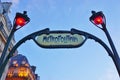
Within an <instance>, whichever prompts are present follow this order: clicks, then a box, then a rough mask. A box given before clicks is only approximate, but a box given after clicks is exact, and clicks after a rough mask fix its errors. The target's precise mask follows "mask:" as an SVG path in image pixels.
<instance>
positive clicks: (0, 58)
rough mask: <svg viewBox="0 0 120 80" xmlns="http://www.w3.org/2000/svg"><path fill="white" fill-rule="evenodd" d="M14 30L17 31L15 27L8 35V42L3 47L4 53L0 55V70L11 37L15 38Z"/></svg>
mask: <svg viewBox="0 0 120 80" xmlns="http://www.w3.org/2000/svg"><path fill="white" fill-rule="evenodd" d="M14 32H15V29H14V28H13V29H12V30H11V32H10V35H9V36H8V39H7V42H6V44H5V47H4V49H3V52H2V55H1V57H0V70H1V66H2V64H3V62H4V60H5V58H6V55H7V50H8V48H9V45H10V43H11V39H12V38H13V35H14Z"/></svg>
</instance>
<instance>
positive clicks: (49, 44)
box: [2, 28, 120, 73]
mask: <svg viewBox="0 0 120 80" xmlns="http://www.w3.org/2000/svg"><path fill="white" fill-rule="evenodd" d="M31 39H32V40H33V41H34V42H35V43H36V44H37V45H38V46H40V47H42V48H52V49H54V48H55V49H56V48H77V47H80V46H82V45H83V44H84V43H85V41H86V40H87V39H92V40H95V41H96V42H98V43H99V44H100V45H102V46H103V47H104V48H105V50H106V51H107V53H108V55H109V56H110V57H111V58H112V60H113V62H114V64H115V66H116V68H117V71H118V73H120V70H119V66H118V64H119V63H117V62H116V58H115V57H114V54H113V52H112V51H111V50H110V48H109V47H108V46H107V45H106V44H105V43H104V42H103V41H102V40H101V39H99V38H98V37H96V36H94V35H92V34H89V33H87V32H84V31H80V30H77V29H73V28H72V29H71V31H62V30H57V31H50V30H49V28H46V29H44V30H40V31H37V32H34V33H32V34H30V35H28V36H26V37H24V38H22V39H21V40H20V41H19V42H17V43H16V45H15V46H14V47H13V48H12V50H11V51H10V53H9V55H8V56H7V58H6V60H5V62H4V65H2V68H3V69H2V70H4V67H5V65H6V64H7V62H8V60H9V59H10V58H11V57H12V56H13V53H14V52H15V51H16V50H17V48H18V47H19V46H20V45H21V44H23V43H24V42H26V41H27V40H31Z"/></svg>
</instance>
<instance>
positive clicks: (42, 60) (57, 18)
mask: <svg viewBox="0 0 120 80" xmlns="http://www.w3.org/2000/svg"><path fill="white" fill-rule="evenodd" d="M3 1H8V2H12V3H13V4H12V6H11V9H10V11H11V12H10V14H9V16H10V19H11V21H13V19H14V16H15V14H16V12H21V13H22V12H23V11H27V14H28V16H29V17H30V19H31V20H30V22H29V23H28V24H27V25H26V26H24V27H23V28H21V29H20V30H18V31H17V32H16V33H15V39H16V42H18V41H19V40H20V39H22V38H23V37H25V36H27V35H28V34H31V33H33V32H36V31H38V30H42V29H45V28H49V29H50V30H67V31H70V29H71V28H75V29H78V30H82V31H85V32H88V33H91V34H93V35H95V36H97V37H99V38H100V39H102V40H103V41H104V42H105V43H106V44H107V45H108V46H109V43H108V41H107V38H106V36H105V34H104V32H103V31H102V30H100V29H99V28H97V27H95V26H94V25H93V24H92V23H91V22H90V21H89V17H90V16H91V11H92V10H95V11H103V13H104V14H105V16H106V24H107V29H108V31H109V33H110V35H111V37H112V39H113V42H114V44H115V47H116V49H117V51H118V53H119V55H120V36H119V35H120V27H119V23H120V17H119V14H120V5H119V3H120V1H119V0H109V1H108V0H2V2H3ZM109 47H110V46H109ZM18 51H19V53H20V54H23V55H25V56H26V57H27V58H28V60H29V63H30V64H31V65H35V66H36V67H37V68H36V73H37V74H38V75H39V76H40V79H41V80H119V76H118V73H117V70H116V67H115V65H114V63H113V61H112V59H111V57H110V56H109V55H108V53H107V52H106V51H105V49H104V48H103V47H102V46H101V45H100V44H99V43H96V42H95V41H94V40H90V39H88V40H87V41H86V42H85V43H84V45H82V46H81V47H79V48H72V49H71V48H70V49H67V48H65V49H45V48H41V47H39V46H37V45H36V44H35V43H34V41H32V40H29V41H26V42H25V43H24V44H22V45H21V46H20V47H19V48H18Z"/></svg>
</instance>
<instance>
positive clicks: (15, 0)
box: [11, 0, 19, 5]
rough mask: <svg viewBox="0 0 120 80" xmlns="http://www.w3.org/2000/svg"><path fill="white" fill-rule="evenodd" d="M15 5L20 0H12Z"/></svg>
mask: <svg viewBox="0 0 120 80" xmlns="http://www.w3.org/2000/svg"><path fill="white" fill-rule="evenodd" d="M11 2H12V3H13V4H14V5H16V4H18V3H19V0H12V1H11Z"/></svg>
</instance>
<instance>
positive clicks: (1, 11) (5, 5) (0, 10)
mask: <svg viewBox="0 0 120 80" xmlns="http://www.w3.org/2000/svg"><path fill="white" fill-rule="evenodd" d="M11 5H12V3H11V2H1V1H0V56H1V55H2V51H3V49H4V47H5V44H6V42H7V39H8V36H9V34H10V31H11V29H12V24H11V21H10V19H9V17H8V14H9V9H10V6H11ZM14 44H15V40H14V37H13V38H12V40H11V43H10V46H9V48H8V51H7V53H9V51H10V50H11V48H12V47H13V45H14ZM7 70H8V65H7V66H6V67H5V70H4V73H3V75H2V78H1V80H4V79H5V77H6V73H7Z"/></svg>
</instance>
